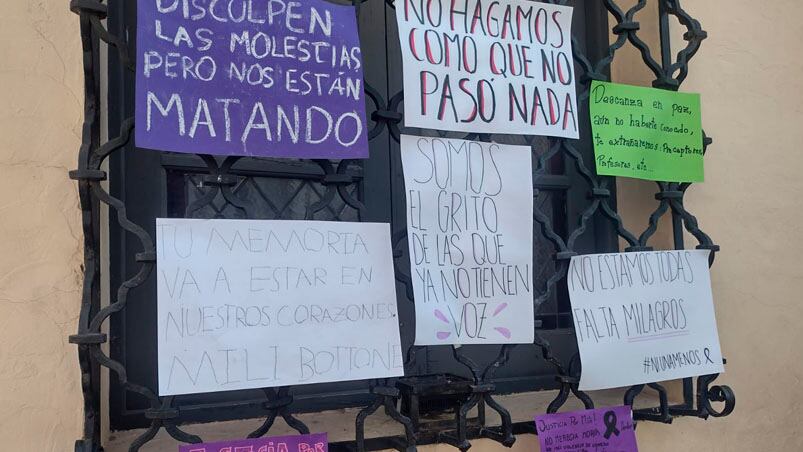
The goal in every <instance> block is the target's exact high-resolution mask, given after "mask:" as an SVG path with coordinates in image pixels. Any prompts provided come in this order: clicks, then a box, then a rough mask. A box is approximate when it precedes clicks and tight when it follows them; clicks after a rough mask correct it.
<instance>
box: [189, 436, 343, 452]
mask: <svg viewBox="0 0 803 452" xmlns="http://www.w3.org/2000/svg"><path fill="white" fill-rule="evenodd" d="M178 450H179V452H329V440H328V438H327V434H326V433H313V434H310V435H288V436H272V437H267V438H253V439H238V440H232V441H220V442H215V443H202V444H187V445H184V446H179V448H178Z"/></svg>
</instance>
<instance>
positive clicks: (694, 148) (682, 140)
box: [590, 81, 704, 182]
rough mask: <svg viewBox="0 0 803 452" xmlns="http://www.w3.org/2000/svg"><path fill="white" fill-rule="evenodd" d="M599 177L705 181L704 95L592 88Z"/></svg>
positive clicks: (597, 85)
mask: <svg viewBox="0 0 803 452" xmlns="http://www.w3.org/2000/svg"><path fill="white" fill-rule="evenodd" d="M590 103H591V129H592V133H593V135H594V153H595V155H596V162H597V174H602V175H606V176H625V177H634V178H637V179H647V180H654V181H665V182H702V181H703V179H704V177H703V126H702V120H701V117H700V95H699V94H686V93H676V92H672V91H666V90H662V89H653V88H642V87H638V86H628V85H617V84H614V83H604V82H598V81H595V82H593V83H592V85H591V100H590Z"/></svg>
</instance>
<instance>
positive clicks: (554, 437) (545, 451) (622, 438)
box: [535, 406, 638, 452]
mask: <svg viewBox="0 0 803 452" xmlns="http://www.w3.org/2000/svg"><path fill="white" fill-rule="evenodd" d="M535 427H536V429H537V430H538V442H539V443H540V445H541V452H566V451H569V452H585V451H588V452H638V446H637V444H636V432H635V430H634V426H633V411H632V410H631V407H629V406H617V407H606V408H598V409H593V410H580V411H572V412H568V413H555V414H542V415H540V416H536V417H535Z"/></svg>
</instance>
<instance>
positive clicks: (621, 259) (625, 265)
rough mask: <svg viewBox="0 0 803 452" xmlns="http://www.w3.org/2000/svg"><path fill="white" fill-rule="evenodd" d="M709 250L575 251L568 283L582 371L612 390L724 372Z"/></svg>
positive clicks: (594, 384) (593, 385)
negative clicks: (580, 254) (715, 316)
mask: <svg viewBox="0 0 803 452" xmlns="http://www.w3.org/2000/svg"><path fill="white" fill-rule="evenodd" d="M708 255H709V252H708V251H706V250H694V251H688V250H680V251H655V252H643V253H618V254H594V255H585V256H574V257H572V261H571V263H570V265H569V273H568V275H567V285H568V288H569V297H570V299H571V304H572V314H573V317H574V326H575V334H576V335H577V344H578V347H579V350H580V361H581V362H582V364H583V372H582V375H581V376H580V389H582V390H593V389H607V388H614V387H623V386H631V385H637V384H643V383H650V382H656V381H664V380H672V379H677V378H685V377H693V376H697V375H708V374H716V373H721V372H723V371H724V368H723V365H722V353H721V351H720V348H719V336H718V335H717V323H716V319H715V318H714V302H713V299H712V296H711V276H710V274H709V272H708Z"/></svg>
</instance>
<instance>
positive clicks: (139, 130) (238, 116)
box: [135, 0, 368, 159]
mask: <svg viewBox="0 0 803 452" xmlns="http://www.w3.org/2000/svg"><path fill="white" fill-rule="evenodd" d="M137 10H138V11H137V51H138V54H137V66H136V123H137V127H136V131H135V132H136V135H135V140H136V145H137V146H138V147H143V148H149V149H158V150H164V151H173V152H188V153H203V154H217V155H241V156H263V157H292V158H328V159H333V158H365V157H368V138H367V132H366V120H365V99H364V95H363V73H362V56H361V53H360V42H359V37H358V35H357V22H356V15H355V13H354V8H353V7H351V6H343V5H336V4H333V3H330V2H327V1H324V0H304V1H303V2H299V1H290V0H249V1H247V2H246V1H237V2H217V1H210V0H192V1H190V0H141V1H139V2H137Z"/></svg>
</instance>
